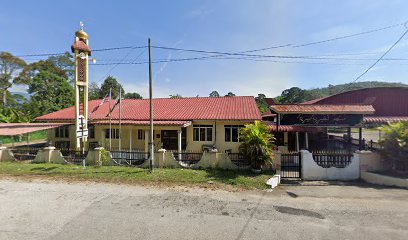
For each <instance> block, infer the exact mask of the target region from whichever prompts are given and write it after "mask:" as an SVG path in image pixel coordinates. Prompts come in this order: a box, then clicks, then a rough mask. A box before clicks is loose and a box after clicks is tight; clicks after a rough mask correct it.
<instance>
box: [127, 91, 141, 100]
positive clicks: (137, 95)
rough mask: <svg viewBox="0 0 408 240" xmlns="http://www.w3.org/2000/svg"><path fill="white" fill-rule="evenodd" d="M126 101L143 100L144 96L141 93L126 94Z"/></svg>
mask: <svg viewBox="0 0 408 240" xmlns="http://www.w3.org/2000/svg"><path fill="white" fill-rule="evenodd" d="M125 99H143V97H142V95H140V94H139V93H135V92H134V93H126V94H125Z"/></svg>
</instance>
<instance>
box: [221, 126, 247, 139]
mask: <svg viewBox="0 0 408 240" xmlns="http://www.w3.org/2000/svg"><path fill="white" fill-rule="evenodd" d="M243 127H244V126H243V125H224V141H225V142H229V143H235V142H236V143H238V142H241V141H240V139H239V130H240V129H241V128H243ZM234 130H236V132H235V131H234ZM227 132H228V134H229V136H228V138H229V139H227ZM235 134H236V136H234V135H235Z"/></svg>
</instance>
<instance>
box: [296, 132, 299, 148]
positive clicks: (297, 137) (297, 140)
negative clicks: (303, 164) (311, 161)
mask: <svg viewBox="0 0 408 240" xmlns="http://www.w3.org/2000/svg"><path fill="white" fill-rule="evenodd" d="M299 150H300V149H299V132H296V152H299Z"/></svg>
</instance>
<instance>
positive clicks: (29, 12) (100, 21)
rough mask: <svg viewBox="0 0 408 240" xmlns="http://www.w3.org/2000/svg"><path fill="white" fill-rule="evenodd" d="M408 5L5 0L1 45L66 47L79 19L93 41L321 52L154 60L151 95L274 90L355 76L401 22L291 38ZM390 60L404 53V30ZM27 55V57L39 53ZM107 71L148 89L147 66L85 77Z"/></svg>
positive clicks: (389, 67)
mask: <svg viewBox="0 0 408 240" xmlns="http://www.w3.org/2000/svg"><path fill="white" fill-rule="evenodd" d="M407 10H408V1H404V0H401V1H397V0H384V1H381V0H375V1H368V0H364V1H362V0H361V1H359V0H350V1H338V0H332V1H330V0H321V1H317V0H316V1H312V0H310V1H295V0H293V1H289V0H281V1H279V0H270V1H262V0H257V1H255V0H248V1H244V0H229V1H226V0H216V1H215V0H214V1H189V0H185V1H177V0H173V1H153V0H150V1H100V0H99V1H76V0H70V1H42V0H36V1H18V0H10V1H2V5H1V7H0V29H1V32H2V33H1V35H0V36H1V37H0V51H9V52H11V53H13V54H15V55H22V54H36V53H59V52H64V51H69V50H70V45H71V44H72V42H73V40H74V32H75V31H76V30H78V28H79V21H83V22H84V24H85V31H86V32H87V33H88V34H89V41H90V47H91V48H92V49H102V48H111V47H122V46H145V45H147V38H148V37H151V39H152V44H153V45H155V46H166V47H175V48H184V49H199V50H206V51H221V52H243V51H248V50H253V49H260V48H267V47H271V46H285V45H288V44H291V45H289V46H286V47H280V48H274V49H270V50H265V51H258V52H253V53H251V54H258V55H269V56H270V55H281V56H314V57H324V58H325V59H298V58H294V59H290V58H283V59H281V58H258V59H257V60H256V61H254V59H253V58H252V59H248V57H246V59H242V58H243V57H240V58H241V59H225V58H224V59H214V58H212V59H205V60H196V61H181V62H169V63H157V64H154V65H153V81H154V97H168V96H169V94H176V93H178V94H181V95H182V96H197V95H199V96H208V94H209V93H210V92H211V91H213V90H217V91H218V92H219V93H220V94H226V93H227V92H229V91H231V92H234V93H235V94H237V95H257V94H258V93H264V94H266V95H267V96H271V97H274V96H276V95H279V94H280V93H281V92H282V91H283V90H284V89H286V88H289V87H292V86H299V87H301V88H314V87H324V86H327V85H328V84H340V83H348V82H351V81H353V80H354V79H355V78H356V77H357V76H358V75H360V74H361V73H362V72H364V71H365V70H366V69H367V68H368V67H369V66H370V65H371V64H372V63H373V62H375V59H377V58H379V57H380V56H381V54H382V53H383V52H384V51H386V50H387V49H388V48H389V47H390V46H391V45H392V44H393V43H394V42H395V41H396V40H397V39H398V38H399V37H400V36H401V35H402V34H403V32H404V31H405V30H406V28H405V27H404V26H403V25H400V26H397V27H392V28H389V29H386V30H382V31H377V32H374V33H370V34H364V35H360V36H356V37H351V38H346V39H341V40H337V41H330V42H326V43H321V44H314V45H308V46H302V47H293V46H296V45H301V44H304V43H309V42H315V41H321V40H326V39H331V38H335V37H341V36H344V35H350V34H355V33H359V32H364V31H369V30H373V29H378V28H381V27H386V26H390V25H394V24H399V23H403V22H405V21H407V20H408V11H407ZM152 54H153V59H161V60H163V59H164V60H166V59H180V58H191V57H203V56H207V55H204V54H199V53H189V52H181V51H173V50H163V49H153V52H152ZM92 56H93V57H95V58H96V59H97V64H102V63H104V64H105V63H117V62H144V61H147V51H146V49H124V50H117V51H104V52H94V53H93V55H92ZM327 58H335V59H327ZM339 58H345V59H339ZM387 58H408V37H405V38H404V39H403V40H402V41H401V42H400V43H399V44H398V45H397V46H396V47H395V48H394V49H393V50H392V51H391V52H390V53H389V55H387ZM24 59H25V60H27V61H28V62H31V61H34V60H38V59H39V57H25V58H24ZM353 59H368V60H353ZM259 60H261V61H259ZM289 62H290V63H289ZM407 71H408V61H404V60H400V61H389V60H388V61H382V62H380V63H379V64H378V65H377V66H376V67H375V68H373V69H372V70H371V71H370V72H368V74H366V75H365V76H364V77H362V78H361V79H360V81H388V82H402V83H408V78H407ZM108 74H110V75H112V76H114V77H116V78H117V79H118V80H119V82H120V83H121V84H123V85H124V87H125V91H126V92H139V93H141V94H142V95H143V96H144V97H147V87H148V85H147V84H148V65H146V64H138V65H102V66H101V65H94V66H91V67H90V76H89V77H90V81H93V82H97V83H101V82H102V80H103V79H104V78H105V77H106V76H107V75H108ZM14 90H20V89H17V88H14Z"/></svg>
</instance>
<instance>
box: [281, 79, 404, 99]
mask: <svg viewBox="0 0 408 240" xmlns="http://www.w3.org/2000/svg"><path fill="white" fill-rule="evenodd" d="M374 87H408V85H407V84H403V83H392V82H356V83H347V84H339V85H329V86H327V87H323V88H314V89H301V88H298V87H292V88H289V89H286V90H284V91H283V92H282V94H281V95H280V96H278V97H276V98H275V101H276V102H278V103H301V102H305V101H310V100H313V99H318V98H323V97H327V96H330V95H333V94H338V93H342V92H346V91H351V90H356V89H361V88H374Z"/></svg>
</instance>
